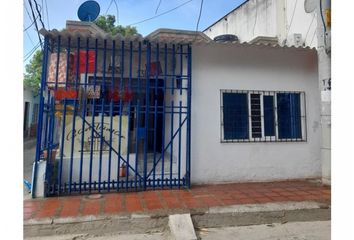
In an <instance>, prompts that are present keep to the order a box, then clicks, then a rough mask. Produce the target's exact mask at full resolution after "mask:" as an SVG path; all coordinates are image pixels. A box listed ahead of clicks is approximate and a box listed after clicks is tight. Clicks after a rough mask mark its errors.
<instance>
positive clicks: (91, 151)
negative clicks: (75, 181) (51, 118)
mask: <svg viewBox="0 0 354 240" xmlns="http://www.w3.org/2000/svg"><path fill="white" fill-rule="evenodd" d="M97 47H98V39H97V38H96V39H95V66H94V73H93V92H96V77H97V62H98V61H97ZM92 102H93V104H92V121H91V144H90V168H89V191H90V192H91V190H92V160H93V159H92V158H93V139H94V126H95V115H96V99H93V100H92Z"/></svg>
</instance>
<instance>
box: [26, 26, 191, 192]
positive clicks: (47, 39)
mask: <svg viewBox="0 0 354 240" xmlns="http://www.w3.org/2000/svg"><path fill="white" fill-rule="evenodd" d="M41 33H42V35H44V37H45V38H44V49H43V62H42V73H41V85H40V94H39V97H40V101H39V114H38V130H37V144H36V154H35V161H34V167H33V177H32V179H33V183H32V191H31V192H32V198H35V197H36V196H35V192H36V187H37V186H36V183H37V174H38V173H37V168H38V162H39V161H40V160H41V159H40V158H41V152H42V143H44V142H46V140H47V141H48V142H47V145H48V144H49V143H50V141H51V140H53V139H52V138H53V131H54V126H53V124H54V122H53V121H54V117H53V116H51V117H50V118H51V119H50V122H49V135H48V138H49V140H48V139H47V131H48V129H47V126H48V118H49V116H48V115H49V114H54V110H55V109H54V108H55V103H54V100H53V98H52V99H51V100H50V98H49V97H48V99H47V101H48V102H47V104H46V103H45V100H46V99H45V96H44V94H45V91H47V92H48V94H49V90H48V88H47V71H48V62H49V61H48V60H49V59H48V55H49V50H50V40H52V41H53V42H55V40H53V37H51V36H50V34H51V32H48V31H46V30H44V31H43V30H41ZM118 38H119V39H120V41H121V42H122V44H123V45H122V47H121V51H122V52H124V51H125V50H124V46H125V41H127V42H128V41H129V42H130V48H132V43H133V41H138V43H139V51H141V44H142V43H144V44H147V49H146V55H147V56H146V63H151V44H152V43H156V45H157V48H155V50H156V49H157V51H159V42H155V41H154V42H152V41H150V40H149V39H144V38H141V37H140V38H139V39H138V40H136V37H135V39H134V40H132V39H130V40H129V38H120V36H118ZM68 39H69V43H68V46H67V48H68V49H70V50H71V48H73V49H76V50H77V51H78V52H79V51H80V50H81V49H83V47H80V36H77V37H76V40H78V46H77V47H71V46H70V39H71V36H69V37H68ZM86 39H87V43H88V42H89V39H95V43H96V50H95V56H96V58H95V59H96V61H95V73H94V74H95V75H96V73H97V71H96V69H97V52H98V51H99V50H98V49H97V41H98V37H97V36H96V37H91V36H88V37H86ZM60 40H61V33H59V35H58V52H59V51H60ZM99 40H100V41H104V44H105V46H106V41H107V39H106V38H100V39H99ZM110 41H113V42H115V41H116V39H114V37H113V40H112V39H110ZM162 43H163V44H164V45H165V50H166V47H167V44H172V45H173V50H174V47H175V45H178V44H179V45H180V46H183V45H187V59H188V60H187V112H186V119H185V120H186V121H187V122H186V125H187V126H186V136H185V137H186V150H185V151H186V159H185V163H186V165H185V187H187V188H190V187H191V96H192V82H191V81H192V46H191V42H190V41H189V42H183V41H180V42H174V41H170V42H162ZM87 46H88V45H87ZM52 48H54V45H52ZM86 49H88V47H87V48H86ZM52 50H53V52H54V49H52ZM109 50H113V56H114V54H115V52H116V51H118V50H116V49H115V44H114V45H113V49H109ZM106 52H107V50H106V47H105V50H104V54H106ZM157 54H158V53H157ZM180 54H181V58H182V53H180ZM68 55H69V54H68ZM131 56H132V55H131V54H130V58H131ZM174 56H175V55H174ZM165 57H166V58H167V54H166V56H165ZM68 58H69V57H68ZM122 58H124V53H123V54H122ZM105 59H106V58H105ZM113 59H114V60H113V61H115V58H113ZM157 59H158V57H157ZM77 61H79V57H78V58H77ZM86 61H87V59H86ZM104 61H105V60H104ZM140 61H141V59H140V55H139V70H140ZM58 62H59V54H58V59H57V70H56V79H58ZM67 63H68V61H67ZM122 63H123V64H124V60H123V61H122ZM104 64H105V63H104ZM166 64H167V63H166ZM76 66H77V68H78V67H79V64H77V65H76ZM131 66H132V63H131V62H130V67H131ZM181 68H182V66H181ZM67 71H68V69H67ZM123 72H124V70H123V71H121V78H120V79H123V75H124V73H123ZM105 73H106V70H104V71H103V75H105ZM112 73H113V74H112V75H113V76H112V77H113V78H114V73H115V71H112ZM76 74H78V75H80V73H79V72H78V69H77V71H76ZM130 74H131V71H130ZM139 75H140V73H139ZM158 75H159V74H157V75H156V78H158ZM166 75H167V73H166V72H165V74H164V76H163V79H164V81H165V83H164V85H165V84H166ZM173 76H174V77H173V78H174V79H175V77H176V76H175V75H173ZM129 77H130V78H131V76H129ZM150 77H151V76H150V68H146V83H145V84H146V92H145V95H146V96H145V97H146V102H145V108H146V111H145V137H147V136H148V119H149V108H150V107H151V106H150V105H149V92H150ZM103 78H105V77H103ZM139 78H140V77H139ZM85 79H87V62H86V71H85ZM77 81H78V76H76V81H75V83H76V84H77ZM122 81H123V80H122ZM172 81H173V80H172ZM76 84H75V85H76ZM94 86H96V85H94ZM55 87H56V88H57V84H56V86H55ZM85 87H86V85H85ZM181 91H182V89H181ZM165 94H166V92H165V91H164V98H165V97H166V95H165ZM76 101H77V100H75V103H76ZM121 101H122V100H120V106H121ZM64 102H65V104H66V101H64ZM85 102H86V101H85ZM163 102H164V107H163V110H162V111H163V124H164V125H165V119H166V118H165V110H166V109H165V104H166V101H165V100H164V101H163ZM172 104H173V103H172ZM180 104H181V103H180ZM45 105H46V106H45ZM49 105H50V106H51V107H53V106H54V108H52V112H48V113H47V114H45V116H46V118H47V120H46V121H47V122H46V123H47V124H46V126H45V129H44V126H43V123H44V122H43V121H44V119H43V118H44V112H45V107H47V108H49ZM111 105H112V104H111ZM137 106H138V107H139V103H137ZM173 106H174V105H173ZM121 108H122V107H120V111H121ZM155 108H156V103H155ZM180 109H181V108H180ZM65 111H66V105H64V114H65ZM75 111H76V107H75ZM136 111H138V110H136ZM155 111H156V110H155ZM171 111H172V116H174V115H173V112H174V110H173V107H172V110H171ZM155 114H156V113H155ZM137 115H140V114H137ZM74 116H75V115H74ZM179 117H180V118H181V112H180V115H179ZM171 119H172V128H173V117H172V118H171ZM135 120H137V119H135ZM155 120H156V119H155ZM74 121H75V120H74ZM83 121H86V120H85V116H84V118H83ZM128 121H129V119H128ZM86 124H89V123H86ZM120 124H121V121H120ZM154 124H155V125H156V122H155V121H154ZM183 124H184V121H183V123H182V124H181V120H180V126H179V128H178V131H177V132H176V133H175V134H174V136H172V135H171V142H170V143H169V144H171V145H173V140H174V137H175V135H176V134H177V133H178V132H179V131H182V130H181V128H182V126H183ZM128 125H129V124H128ZM64 126H65V125H64ZM64 126H63V129H64ZM172 128H171V131H172ZM43 130H45V132H44V138H45V139H46V140H45V141H44V142H42V140H43V139H42V136H43ZM51 130H52V131H51ZM63 131H64V130H63ZM137 134H138V133H137ZM162 134H163V136H164V135H165V132H164V131H163V133H162ZM171 134H172V132H171ZM128 135H129V134H128ZM180 135H181V133H180ZM128 137H129V136H128ZM101 138H102V136H101ZM154 141H156V138H154ZM162 141H164V137H163V139H162ZM180 142H181V140H180V139H179V148H180V146H181V143H180ZM51 143H52V142H51ZM110 144H111V141H110ZM136 144H137V143H136ZM169 144H167V147H166V146H165V148H164V149H163V151H162V152H161V155H164V154H165V151H166V150H167V149H168V145H169ZM101 145H102V141H101ZM127 145H128V146H127V148H128V158H129V142H127ZM163 145H165V144H163ZM52 147H53V146H49V145H48V146H47V152H48V153H47V159H46V161H47V164H46V172H45V175H46V177H45V179H46V180H45V181H46V182H45V183H44V186H45V187H44V189H45V193H44V196H45V197H47V196H48V195H49V193H48V187H47V186H46V185H47V183H48V178H49V177H50V176H51V174H50V170H49V167H48V162H49V158H50V157H51V156H52ZM147 148H148V147H147V143H145V144H144V180H143V183H144V188H143V190H144V191H145V190H146V189H147V181H148V177H149V176H150V175H151V172H152V170H154V169H155V167H156V164H158V162H159V161H160V160H161V157H160V159H159V160H158V161H157V162H155V158H154V165H153V169H152V170H151V171H150V173H149V174H148V170H147ZM110 149H111V147H110ZM101 151H102V150H101ZM154 151H155V152H156V149H155V150H154ZM119 152H120V148H119ZM109 153H111V150H110V151H109ZM136 154H137V153H136ZM71 155H72V154H71ZM90 155H92V149H91V154H90ZM72 158H73V156H71V162H72V161H73V160H72ZM120 158H121V156H120V153H119V157H118V164H119V162H120ZM109 160H111V157H109ZM81 161H82V159H81ZM128 161H129V160H128ZM163 162H164V161H163ZM128 163H129V162H128ZM171 163H172V162H171ZM71 164H72V163H71ZM136 164H137V162H136ZM80 166H81V167H82V164H81V165H80ZM118 166H120V165H118ZM179 167H180V164H179ZM71 170H72V168H71ZM58 171H60V175H61V173H62V164H61V166H60V168H59V170H58ZM136 171H137V169H136ZM109 172H110V171H109ZM162 172H163V170H162ZM179 173H180V171H179ZM154 174H155V170H154ZM171 174H172V173H171ZM70 175H71V176H72V173H71V174H70ZM81 175H82V172H81V169H80V176H81ZM90 177H92V174H90ZM136 177H137V174H136V176H135V181H137V179H136ZM154 177H155V176H154ZM179 179H180V180H182V178H180V176H179ZM117 180H118V182H117V186H118V185H119V178H118V179H117ZM169 180H170V187H171V188H172V187H176V186H174V185H173V184H172V179H169ZM139 181H141V180H139ZM163 181H164V179H163V178H162V182H163ZM100 185H101V184H99V189H100ZM109 186H110V183H109V182H108V189H110V187H109ZM136 186H137V182H135V191H136V190H137V189H136ZM163 186H164V185H163V184H162V189H164V188H163ZM177 187H179V188H180V187H181V185H180V181H179V182H178V186H177ZM126 188H128V182H126ZM60 189H61V181H59V182H58V194H59V195H60V193H61V190H60ZM131 189H133V188H131ZM153 189H155V179H154V181H153ZM91 190H92V189H91V186H90V188H89V191H88V193H90V192H91ZM99 192H100V191H99ZM108 192H109V190H108ZM79 193H80V194H81V184H80V191H79ZM69 194H71V184H70V189H69Z"/></svg>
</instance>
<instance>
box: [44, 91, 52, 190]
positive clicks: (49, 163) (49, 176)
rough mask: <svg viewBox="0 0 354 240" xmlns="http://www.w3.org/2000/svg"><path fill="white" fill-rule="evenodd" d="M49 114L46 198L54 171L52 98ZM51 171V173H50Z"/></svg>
mask: <svg viewBox="0 0 354 240" xmlns="http://www.w3.org/2000/svg"><path fill="white" fill-rule="evenodd" d="M48 114H50V121H49V134H48V135H49V136H48V138H49V139H48V142H49V143H48V148H47V160H46V161H47V165H46V171H45V172H46V175H45V179H46V184H45V189H46V191H45V196H46V195H47V193H48V189H49V185H50V183H51V181H50V178H51V175H50V169H52V168H51V167H50V165H52V164H53V162H52V149H53V134H54V131H53V130H54V98H53V97H51V98H50V110H49V112H48ZM48 170H49V171H48Z"/></svg>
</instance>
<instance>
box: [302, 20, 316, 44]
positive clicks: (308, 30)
mask: <svg viewBox="0 0 354 240" xmlns="http://www.w3.org/2000/svg"><path fill="white" fill-rule="evenodd" d="M315 16H316V14H315V13H314V14H313V16H312V20H311V23H310V26H309V28H308V29H307V32H306V35H305V39H304V42H306V39H307V35H308V34H309V32H310V29H311V26H312V23H313V20H314V19H315Z"/></svg>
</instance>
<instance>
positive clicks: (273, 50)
mask: <svg viewBox="0 0 354 240" xmlns="http://www.w3.org/2000/svg"><path fill="white" fill-rule="evenodd" d="M42 34H43V35H44V36H45V50H44V51H45V54H44V56H45V58H44V59H45V61H44V67H43V69H45V72H44V73H43V79H42V86H43V88H42V89H41V95H42V96H43V101H42V102H41V103H40V111H39V112H40V118H39V122H38V128H39V129H40V133H41V134H38V135H37V145H38V146H37V149H38V151H37V153H36V161H35V167H34V169H35V170H34V184H33V188H34V189H33V190H34V191H33V196H43V195H44V196H50V195H61V194H73V193H85V192H107V191H108V192H109V191H131V190H136V191H138V190H146V189H156V188H158V189H161V188H173V187H178V188H180V187H187V188H188V187H190V186H191V185H193V184H202V183H224V182H249V181H272V180H285V179H299V178H318V177H320V175H321V171H320V166H321V165H320V161H319V158H320V157H319V154H320V149H319V144H320V138H319V136H320V132H319V130H318V124H319V111H320V109H319V103H318V99H319V98H318V94H319V93H318V92H317V77H318V76H317V57H316V51H315V50H313V49H310V48H294V47H280V46H273V47H272V46H266V45H259V44H240V43H227V44H222V43H216V42H214V41H212V40H211V39H209V38H208V37H207V36H205V34H203V33H197V34H196V33H195V32H192V31H183V30H168V29H161V30H157V31H155V32H153V33H152V34H151V35H149V36H147V37H145V38H143V37H141V36H138V35H137V36H132V37H126V38H124V37H122V36H119V35H117V36H111V35H109V34H102V33H97V32H89V31H88V32H82V31H72V30H71V31H69V30H63V31H60V32H59V31H56V30H52V31H46V30H42ZM43 171H44V172H43ZM40 176H44V178H42V179H41V178H40Z"/></svg>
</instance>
